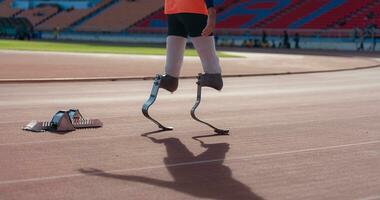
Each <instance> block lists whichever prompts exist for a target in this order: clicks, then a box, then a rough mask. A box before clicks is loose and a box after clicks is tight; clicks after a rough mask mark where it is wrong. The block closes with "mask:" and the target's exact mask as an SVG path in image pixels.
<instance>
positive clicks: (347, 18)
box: [326, 0, 380, 29]
mask: <svg viewBox="0 0 380 200" xmlns="http://www.w3.org/2000/svg"><path fill="white" fill-rule="evenodd" d="M378 3H380V0H374V1H371V2H369V3H367V4H365V6H363V7H361V8H359V9H357V10H356V11H355V12H352V13H349V14H347V15H346V16H344V17H342V18H339V19H337V20H336V21H335V22H334V23H332V24H329V25H328V26H327V27H326V29H331V28H339V26H340V23H341V22H342V21H346V22H347V21H350V20H352V19H353V18H355V16H357V15H360V14H362V13H363V12H367V11H368V10H369V9H371V8H372V7H374V6H376V5H377V4H378Z"/></svg>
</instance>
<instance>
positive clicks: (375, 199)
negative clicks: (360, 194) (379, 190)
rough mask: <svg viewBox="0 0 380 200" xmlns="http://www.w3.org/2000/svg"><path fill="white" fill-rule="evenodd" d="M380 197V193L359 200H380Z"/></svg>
mask: <svg viewBox="0 0 380 200" xmlns="http://www.w3.org/2000/svg"><path fill="white" fill-rule="evenodd" d="M379 199H380V195H378V196H370V197H365V198H362V199H358V200H379Z"/></svg>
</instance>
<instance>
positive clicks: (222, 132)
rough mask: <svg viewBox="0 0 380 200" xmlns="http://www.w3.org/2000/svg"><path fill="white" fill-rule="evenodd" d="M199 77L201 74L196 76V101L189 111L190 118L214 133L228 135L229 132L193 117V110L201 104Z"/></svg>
mask: <svg viewBox="0 0 380 200" xmlns="http://www.w3.org/2000/svg"><path fill="white" fill-rule="evenodd" d="M201 76H202V74H198V82H197V85H198V87H197V100H196V101H195V104H194V106H193V108H192V109H191V117H192V118H193V119H195V120H196V121H198V122H201V123H203V124H205V125H207V126H209V127H211V128H212V129H214V132H215V133H217V134H219V135H228V132H229V130H223V129H219V128H216V127H215V126H213V125H211V124H209V123H207V122H205V121H202V120H200V119H199V118H198V117H197V116H196V115H195V110H196V109H197V107H198V106H199V104H200V103H201V100H202V86H201V84H200V82H199V81H200V79H201Z"/></svg>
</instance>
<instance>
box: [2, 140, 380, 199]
mask: <svg viewBox="0 0 380 200" xmlns="http://www.w3.org/2000/svg"><path fill="white" fill-rule="evenodd" d="M378 143H380V140H375V141H368V142H360V143H352V144H343V145H334V146H326V147H317V148H309V149H300V150H294V151H281V152H275V153H264V154H254V155H248V156H237V157H230V158H225V159H212V160H203V161H194V162H182V163H176V164H171V165H153V166H147V167H139V168H129V169H118V170H109V171H104V172H94V173H87V174H82V173H80V174H79V173H77V174H67V175H61V176H48V177H38V178H29V179H15V180H6V181H0V185H6V184H16V183H25V182H37V181H46V180H54V179H62V178H72V177H80V176H86V175H96V174H103V173H119V172H129V171H141V170H149V169H160V168H170V167H179V166H189V165H200V164H207V163H215V162H223V161H234V160H248V159H252V158H262V157H271V156H279V155H288V154H297V153H308V152H314V151H324V150H333V149H340V148H346V147H355V146H362V145H369V144H378ZM371 200H372V199H371Z"/></svg>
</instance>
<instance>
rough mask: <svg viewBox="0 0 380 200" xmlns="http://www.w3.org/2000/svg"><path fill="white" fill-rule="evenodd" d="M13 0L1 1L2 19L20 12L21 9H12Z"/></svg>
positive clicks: (0, 11)
mask: <svg viewBox="0 0 380 200" xmlns="http://www.w3.org/2000/svg"><path fill="white" fill-rule="evenodd" d="M11 3H12V0H4V1H0V17H11V16H13V15H15V14H17V13H19V12H21V9H14V8H11Z"/></svg>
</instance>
